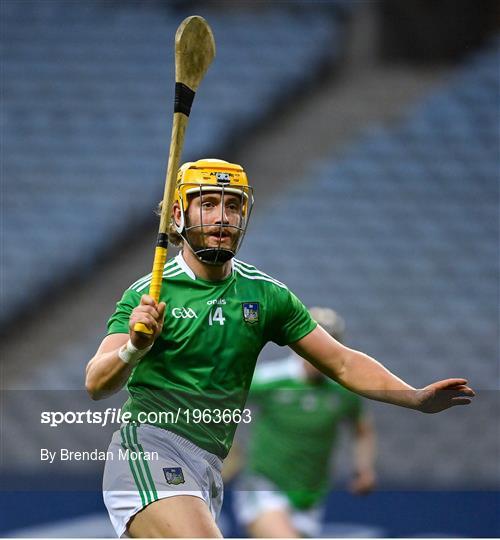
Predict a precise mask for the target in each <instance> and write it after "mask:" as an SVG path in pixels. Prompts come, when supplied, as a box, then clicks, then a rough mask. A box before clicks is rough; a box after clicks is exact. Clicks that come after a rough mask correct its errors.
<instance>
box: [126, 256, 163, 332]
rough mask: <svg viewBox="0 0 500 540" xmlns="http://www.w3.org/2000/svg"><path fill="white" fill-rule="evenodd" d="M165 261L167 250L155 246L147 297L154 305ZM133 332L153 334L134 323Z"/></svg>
mask: <svg viewBox="0 0 500 540" xmlns="http://www.w3.org/2000/svg"><path fill="white" fill-rule="evenodd" d="M166 260H167V248H164V247H161V246H156V249H155V259H154V261H153V272H152V275H151V284H150V285H149V296H152V297H153V298H154V300H155V302H156V303H158V301H159V300H160V291H161V283H162V281H163V269H164V266H165V261H166ZM134 331H135V332H142V333H143V334H148V335H151V334H152V333H153V331H152V330H150V329H149V328H148V327H147V326H146V325H144V324H142V323H136V324H135V325H134Z"/></svg>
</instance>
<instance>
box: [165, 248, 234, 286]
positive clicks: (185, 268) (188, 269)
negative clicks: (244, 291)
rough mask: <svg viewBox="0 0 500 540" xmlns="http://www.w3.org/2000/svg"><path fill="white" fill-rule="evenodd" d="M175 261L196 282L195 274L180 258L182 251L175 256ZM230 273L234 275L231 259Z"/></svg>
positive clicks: (181, 257)
mask: <svg viewBox="0 0 500 540" xmlns="http://www.w3.org/2000/svg"><path fill="white" fill-rule="evenodd" d="M175 260H176V261H177V264H178V265H179V266H180V267H181V268H182V270H183V271H184V272H185V273H186V274H187V275H188V276H189V277H190V278H191V279H193V280H196V274H195V273H194V272H193V271H192V270H191V267H190V266H189V265H188V263H187V262H186V261H185V260H184V257H183V256H182V251H179V253H178V254H177V255H176V256H175ZM231 273H233V274H234V260H233V259H231Z"/></svg>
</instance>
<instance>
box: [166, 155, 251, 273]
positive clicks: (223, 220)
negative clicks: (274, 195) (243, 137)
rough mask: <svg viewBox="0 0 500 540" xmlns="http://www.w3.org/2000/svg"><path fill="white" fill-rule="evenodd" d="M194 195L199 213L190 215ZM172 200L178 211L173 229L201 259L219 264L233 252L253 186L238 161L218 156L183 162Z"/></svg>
mask: <svg viewBox="0 0 500 540" xmlns="http://www.w3.org/2000/svg"><path fill="white" fill-rule="evenodd" d="M214 195H215V197H214ZM195 199H197V200H196V206H197V208H196V211H197V212H199V214H195V215H194V216H193V219H190V217H189V212H188V208H189V206H190V205H193V204H194V201H195ZM175 200H176V201H177V203H178V204H179V208H180V214H181V217H180V222H179V223H175V222H174V226H175V229H176V231H177V232H178V233H179V234H180V235H181V236H182V238H183V240H184V241H185V242H186V244H187V245H188V247H189V248H190V249H191V250H192V251H193V253H194V254H195V255H196V256H197V257H198V258H199V259H200V260H201V261H203V262H204V263H207V264H213V265H221V264H224V263H225V262H226V261H228V260H230V259H231V258H233V257H234V256H235V255H236V253H237V251H238V249H239V248H240V246H241V243H242V241H243V238H244V236H245V232H246V229H247V225H248V220H249V218H250V214H251V211H252V207H253V190H252V188H251V187H250V186H249V185H248V180H247V176H246V174H245V171H244V170H243V168H242V167H241V166H240V165H236V164H233V163H228V162H227V161H222V160H218V159H203V160H199V161H196V162H190V163H185V164H184V165H182V167H181V168H180V169H179V173H178V176H177V186H176V191H175ZM208 214H210V215H208Z"/></svg>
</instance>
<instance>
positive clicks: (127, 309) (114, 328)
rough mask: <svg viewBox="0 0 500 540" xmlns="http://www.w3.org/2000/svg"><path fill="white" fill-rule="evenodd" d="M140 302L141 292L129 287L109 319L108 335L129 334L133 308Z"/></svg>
mask: <svg viewBox="0 0 500 540" xmlns="http://www.w3.org/2000/svg"><path fill="white" fill-rule="evenodd" d="M139 303H140V295H139V293H137V292H135V291H133V290H131V289H127V290H126V291H125V292H124V293H123V296H122V298H121V300H120V301H119V302H117V304H116V309H115V312H114V313H113V315H111V317H110V319H109V320H108V335H110V334H128V333H129V328H128V323H129V319H130V314H131V313H132V310H133V309H134V308H135V307H137V306H138V305H139Z"/></svg>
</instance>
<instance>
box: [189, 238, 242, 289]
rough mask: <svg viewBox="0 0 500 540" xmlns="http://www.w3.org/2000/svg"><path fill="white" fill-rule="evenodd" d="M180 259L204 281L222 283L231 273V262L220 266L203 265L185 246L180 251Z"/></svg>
mask: <svg viewBox="0 0 500 540" xmlns="http://www.w3.org/2000/svg"><path fill="white" fill-rule="evenodd" d="M182 257H183V258H184V261H185V262H186V264H187V265H188V266H189V268H191V270H192V271H193V272H194V275H195V276H196V277H198V278H200V279H205V280H206V281H222V280H223V279H225V278H227V276H229V274H230V273H231V272H232V264H231V261H227V262H225V263H224V264H223V265H222V266H213V265H211V264H205V263H203V262H201V261H200V259H198V257H197V256H196V255H195V254H194V253H193V252H192V251H191V250H190V249H189V248H188V247H187V246H185V247H184V248H183V249H182Z"/></svg>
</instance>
